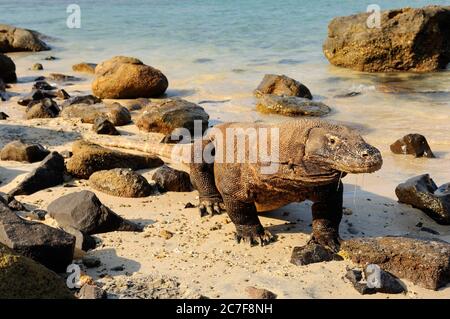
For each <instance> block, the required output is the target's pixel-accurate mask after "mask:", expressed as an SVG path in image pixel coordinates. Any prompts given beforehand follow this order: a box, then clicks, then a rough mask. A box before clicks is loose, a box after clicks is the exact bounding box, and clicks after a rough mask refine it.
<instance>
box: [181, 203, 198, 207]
mask: <svg viewBox="0 0 450 319" xmlns="http://www.w3.org/2000/svg"><path fill="white" fill-rule="evenodd" d="M195 207H196V206H195V205H194V204H192V203H191V202H187V203H186V205H184V208H195Z"/></svg>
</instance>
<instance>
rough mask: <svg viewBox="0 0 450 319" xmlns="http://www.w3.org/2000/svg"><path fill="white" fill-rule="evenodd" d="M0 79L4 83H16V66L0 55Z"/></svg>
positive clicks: (8, 58) (6, 57)
mask: <svg viewBox="0 0 450 319" xmlns="http://www.w3.org/2000/svg"><path fill="white" fill-rule="evenodd" d="M0 27H1V25H0ZM0 38H1V31H0ZM0 48H1V40H0ZM0 79H2V80H3V82H5V83H13V82H16V81H17V75H16V65H15V64H14V62H13V60H12V59H11V58H10V57H8V56H6V55H4V54H1V53H0Z"/></svg>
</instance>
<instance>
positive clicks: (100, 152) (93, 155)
mask: <svg viewBox="0 0 450 319" xmlns="http://www.w3.org/2000/svg"><path fill="white" fill-rule="evenodd" d="M72 152H73V156H72V157H71V158H70V159H69V160H68V162H67V171H68V172H69V174H71V175H72V176H75V177H78V178H85V179H88V178H89V177H90V176H91V175H92V174H93V173H95V172H97V171H102V170H110V169H113V168H131V169H132V170H138V169H144V168H155V167H158V166H161V165H163V164H164V162H163V161H162V160H161V159H160V158H159V157H157V156H151V155H135V154H130V153H123V152H119V151H114V150H110V149H107V148H105V147H102V146H99V145H96V144H93V143H89V142H86V141H77V142H75V143H74V144H73V146H72Z"/></svg>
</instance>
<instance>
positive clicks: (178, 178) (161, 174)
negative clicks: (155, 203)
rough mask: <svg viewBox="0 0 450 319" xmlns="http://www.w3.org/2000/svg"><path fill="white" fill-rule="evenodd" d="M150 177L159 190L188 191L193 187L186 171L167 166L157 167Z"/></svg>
mask: <svg viewBox="0 0 450 319" xmlns="http://www.w3.org/2000/svg"><path fill="white" fill-rule="evenodd" d="M152 179H153V180H154V181H155V182H156V184H157V185H158V187H159V188H160V189H161V190H164V191H169V192H190V191H192V189H193V187H192V184H191V178H190V176H189V174H188V173H186V172H184V171H179V170H176V169H173V168H171V167H169V166H162V167H160V168H158V169H157V170H156V171H155V173H154V174H153V177H152Z"/></svg>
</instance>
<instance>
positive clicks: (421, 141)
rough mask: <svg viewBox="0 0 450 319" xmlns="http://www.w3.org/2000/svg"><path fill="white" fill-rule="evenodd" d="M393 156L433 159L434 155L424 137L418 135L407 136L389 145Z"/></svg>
mask: <svg viewBox="0 0 450 319" xmlns="http://www.w3.org/2000/svg"><path fill="white" fill-rule="evenodd" d="M391 151H392V153H394V154H405V155H406V154H411V155H414V156H415V157H428V158H434V157H435V156H434V154H433V152H432V151H431V149H430V146H429V145H428V142H427V139H426V138H425V136H423V135H420V134H408V135H405V136H403V137H402V138H400V139H398V140H397V141H395V142H394V143H393V144H391Z"/></svg>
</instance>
